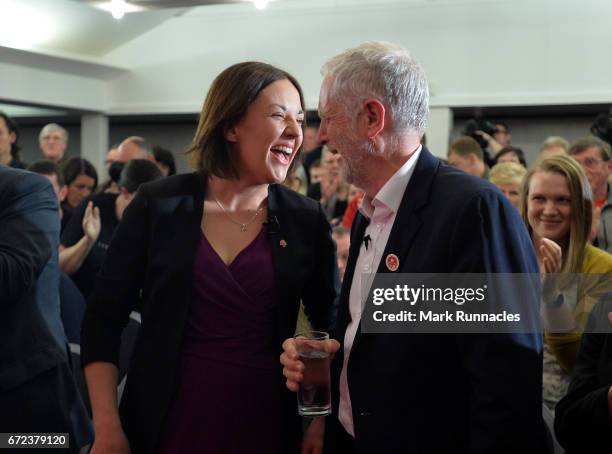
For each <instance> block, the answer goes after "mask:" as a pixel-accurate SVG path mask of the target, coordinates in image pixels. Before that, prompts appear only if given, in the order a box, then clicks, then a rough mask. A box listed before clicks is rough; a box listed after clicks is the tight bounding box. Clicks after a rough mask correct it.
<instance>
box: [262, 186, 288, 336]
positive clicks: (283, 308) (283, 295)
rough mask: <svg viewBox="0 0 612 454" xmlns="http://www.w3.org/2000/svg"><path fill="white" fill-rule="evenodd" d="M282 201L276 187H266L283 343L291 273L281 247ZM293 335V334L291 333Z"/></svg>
mask: <svg viewBox="0 0 612 454" xmlns="http://www.w3.org/2000/svg"><path fill="white" fill-rule="evenodd" d="M281 205H282V200H281V197H280V196H279V191H278V188H277V186H276V185H273V184H271V185H270V186H269V187H268V220H267V221H266V223H265V226H266V234H267V236H268V242H269V244H270V250H271V252H272V262H273V268H274V285H275V288H276V298H277V300H276V319H277V323H276V331H277V336H278V338H279V339H280V340H281V342H282V341H284V340H285V339H284V337H285V336H286V333H284V332H283V329H282V327H283V326H285V325H286V323H285V322H286V321H287V320H289V319H290V318H291V308H290V305H289V304H287V298H288V292H287V285H286V283H287V282H289V280H288V277H289V276H288V273H290V272H291V268H292V267H291V254H290V253H288V251H287V247H283V246H281V243H282V242H283V241H286V238H287V226H288V220H287V218H286V214H287V213H286V210H283V209H282V208H283V207H282V206H281ZM291 335H293V333H291Z"/></svg>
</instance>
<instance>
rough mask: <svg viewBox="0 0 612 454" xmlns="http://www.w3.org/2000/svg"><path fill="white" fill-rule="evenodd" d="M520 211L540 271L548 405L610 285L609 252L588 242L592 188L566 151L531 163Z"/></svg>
mask: <svg viewBox="0 0 612 454" xmlns="http://www.w3.org/2000/svg"><path fill="white" fill-rule="evenodd" d="M520 212H521V215H522V217H523V219H524V221H525V223H526V224H527V227H528V229H529V232H530V234H531V238H532V240H533V245H534V248H535V250H536V254H537V257H538V263H539V266H540V273H541V274H542V276H543V292H544V296H543V300H544V301H543V316H544V323H545V327H546V328H548V329H547V331H546V336H545V337H546V344H545V349H544V401H545V403H546V404H547V405H548V406H549V407H550V408H551V409H552V408H553V407H554V405H555V404H556V402H557V401H558V400H559V399H560V398H561V397H563V395H565V393H566V391H567V385H568V383H569V373H570V372H571V371H572V369H573V367H574V363H575V361H576V356H577V354H578V348H579V347H580V337H581V334H582V331H583V330H584V326H585V324H586V321H587V318H588V315H589V313H590V311H591V310H592V308H593V306H594V305H595V303H596V302H597V300H598V299H599V298H600V297H601V296H602V295H603V294H604V293H606V291H610V290H611V289H612V288H611V287H610V273H612V255H610V254H608V253H606V252H604V251H602V250H600V249H597V248H595V247H594V246H592V245H591V244H589V243H588V238H589V233H590V230H591V216H592V214H591V213H592V196H591V190H590V187H589V183H588V181H587V179H586V176H585V174H584V172H583V171H582V168H581V167H580V165H579V164H578V163H577V162H576V161H574V160H573V159H572V158H570V157H569V156H565V155H559V156H551V157H548V158H544V159H542V160H540V161H538V162H536V163H535V164H534V166H533V167H532V168H531V169H530V170H529V171H528V173H527V175H526V176H525V179H524V181H523V185H522V187H521V203H520ZM559 273H563V274H559ZM566 273H570V274H566ZM576 274H581V276H576ZM553 318H554V320H553ZM561 325H563V326H561Z"/></svg>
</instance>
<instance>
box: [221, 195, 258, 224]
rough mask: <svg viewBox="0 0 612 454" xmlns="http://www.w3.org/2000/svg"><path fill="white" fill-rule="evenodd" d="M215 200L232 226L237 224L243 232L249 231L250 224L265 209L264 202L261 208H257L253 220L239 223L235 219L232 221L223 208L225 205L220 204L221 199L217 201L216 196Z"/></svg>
mask: <svg viewBox="0 0 612 454" xmlns="http://www.w3.org/2000/svg"><path fill="white" fill-rule="evenodd" d="M213 198H214V199H215V202H217V205H219V208H221V211H223V214H225V216H226V217H227V219H229V221H230V222H231V223H232V224H236V225H237V226H239V227H240V231H241V232H246V231H247V227H248V226H249V224H251V223H252V222H253V221H254V220H255V218H256V217H257V216H259V213H261V212H262V210H263V208H264V207H263V202H262V205H261V206H260V207H259V208H257V211H255V214H254V215H253V217H252V218H251V219H249V220H248V221H247V222H238V221H236V220H235V219H232V217H231V216H230V215H229V213H228V212H227V210H226V209H225V208H224V207H223V205H221V202H219V199H217V198H216V197H215V196H213Z"/></svg>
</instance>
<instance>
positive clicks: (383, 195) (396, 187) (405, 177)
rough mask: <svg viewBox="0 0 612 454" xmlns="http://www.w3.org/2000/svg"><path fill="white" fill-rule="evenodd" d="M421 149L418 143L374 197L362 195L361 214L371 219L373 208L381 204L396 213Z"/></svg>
mask: <svg viewBox="0 0 612 454" xmlns="http://www.w3.org/2000/svg"><path fill="white" fill-rule="evenodd" d="M422 149H423V147H422V145H419V147H418V148H417V149H416V151H415V152H414V153H412V156H410V158H408V160H407V161H406V162H405V163H404V165H402V166H401V167H400V168H399V169H398V170H397V172H395V173H394V174H393V176H392V177H391V178H389V179H388V180H387V182H386V183H385V184H384V185H383V187H382V188H380V190H379V191H378V193H377V194H376V195H375V196H374V198H370V197H369V196H368V195H367V194H365V195H364V196H363V199H362V200H361V204H360V206H359V211H360V212H361V214H363V215H364V216H365V217H367V218H368V219H371V218H372V216H373V214H374V209H375V208H377V207H382V206H384V207H386V208H387V209H388V210H390V212H391V214H394V213H397V211H398V210H399V206H400V204H401V203H402V198H403V197H404V192H406V187H407V186H408V182H409V181H410V178H411V177H412V174H413V173H414V168H415V167H416V162H417V161H418V159H419V156H420V155H421V151H422Z"/></svg>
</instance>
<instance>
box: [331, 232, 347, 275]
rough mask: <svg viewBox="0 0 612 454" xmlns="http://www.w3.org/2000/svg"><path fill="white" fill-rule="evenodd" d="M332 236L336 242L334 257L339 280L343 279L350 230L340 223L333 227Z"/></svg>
mask: <svg viewBox="0 0 612 454" xmlns="http://www.w3.org/2000/svg"><path fill="white" fill-rule="evenodd" d="M332 238H333V240H334V242H335V243H336V257H337V260H338V272H339V273H340V281H342V279H344V271H345V270H346V262H347V260H348V253H349V246H350V244H351V231H350V230H349V229H347V228H345V227H343V226H341V225H339V226H336V227H334V230H333V231H332Z"/></svg>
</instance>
